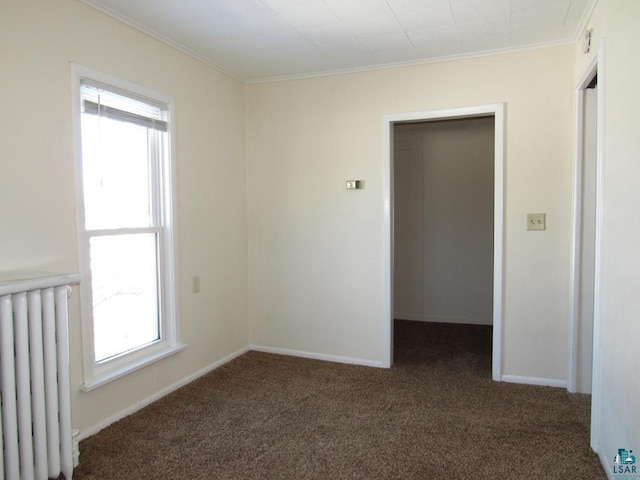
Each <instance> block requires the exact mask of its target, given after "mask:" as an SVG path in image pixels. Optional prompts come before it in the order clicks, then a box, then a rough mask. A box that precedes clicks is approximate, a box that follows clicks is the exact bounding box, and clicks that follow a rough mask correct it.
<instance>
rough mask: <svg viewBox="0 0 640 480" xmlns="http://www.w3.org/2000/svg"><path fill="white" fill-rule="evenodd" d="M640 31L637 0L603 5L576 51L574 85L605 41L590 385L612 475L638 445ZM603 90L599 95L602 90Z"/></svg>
mask: <svg viewBox="0 0 640 480" xmlns="http://www.w3.org/2000/svg"><path fill="white" fill-rule="evenodd" d="M638 25H640V2H638V1H637V0H600V1H599V2H598V5H597V7H596V9H595V11H594V13H593V16H592V18H591V20H590V22H589V24H588V26H587V28H592V29H593V42H592V44H593V49H592V53H591V54H589V55H585V54H583V53H582V49H581V46H580V45H578V48H577V49H576V72H575V79H576V80H575V82H576V83H577V81H578V79H579V78H580V77H581V76H582V75H583V73H584V71H585V69H586V68H587V65H588V63H589V62H590V61H591V60H592V59H593V57H594V55H595V54H596V52H597V51H598V48H599V46H600V44H601V42H602V41H603V40H605V39H606V56H605V59H604V62H602V66H603V67H604V76H602V77H601V76H599V77H598V90H599V95H604V103H605V124H604V135H605V138H604V141H605V152H604V153H605V157H604V168H603V189H604V215H603V222H604V223H603V225H604V228H603V234H604V235H603V256H602V280H603V283H602V297H601V305H602V309H601V312H602V315H601V333H600V344H601V346H600V349H598V347H597V345H596V350H599V351H600V362H599V370H600V381H599V382H596V383H595V384H594V385H593V391H594V398H597V399H599V404H598V405H597V406H596V408H595V410H594V414H595V417H596V430H597V432H599V436H598V438H597V439H596V447H597V448H598V450H599V453H600V455H601V459H602V463H603V464H604V466H605V468H607V469H608V470H609V472H611V468H612V459H613V458H614V456H615V454H616V453H617V449H618V448H627V449H628V448H631V449H634V450H635V449H637V448H638V445H640V381H638V374H637V372H638V369H639V368H640V348H639V345H638V342H639V339H640V321H638V319H639V318H640V297H639V296H638V292H640V277H639V276H638V271H640V253H639V252H638V245H639V243H640V242H639V241H638V238H639V237H640V222H639V221H638V220H640V215H639V214H638V205H640V189H639V188H638V178H640V162H639V161H638V159H639V158H640V135H639V132H640V117H639V116H638V112H640V94H639V93H638V89H637V79H638V78H640V62H638V60H637V59H638V55H637V53H636V51H635V49H634V45H635V39H636V37H637V33H638ZM603 90H604V91H603Z"/></svg>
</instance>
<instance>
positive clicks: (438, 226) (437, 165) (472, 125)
mask: <svg viewBox="0 0 640 480" xmlns="http://www.w3.org/2000/svg"><path fill="white" fill-rule="evenodd" d="M493 164H494V119H493V117H483V118H467V119H456V120H445V121H435V122H425V123H408V124H399V125H396V126H395V130H394V192H395V193H394V242H395V243H394V251H395V253H394V310H395V318H397V319H405V320H421V321H430V322H447V323H471V324H487V325H490V324H491V323H492V315H493V310H492V305H493V198H494V169H493Z"/></svg>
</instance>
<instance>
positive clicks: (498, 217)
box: [381, 103, 505, 381]
mask: <svg viewBox="0 0 640 480" xmlns="http://www.w3.org/2000/svg"><path fill="white" fill-rule="evenodd" d="M487 115H493V116H494V122H495V124H494V125H495V152H494V158H495V160H494V175H495V177H494V178H495V180H494V251H493V262H494V268H493V348H492V350H493V352H492V368H491V370H492V375H491V376H492V378H493V380H495V381H500V380H501V379H502V321H503V320H502V316H503V289H504V284H503V283H504V282H503V264H504V189H505V181H504V141H505V138H504V132H505V128H504V127H505V126H504V105H503V104H502V103H496V104H490V105H481V106H476V107H462V108H452V109H445V110H432V111H427V112H412V113H399V114H389V115H383V117H382V152H383V153H382V154H383V159H382V196H383V205H382V207H383V224H382V251H383V255H384V258H383V271H382V277H383V278H382V281H383V285H382V298H383V304H382V315H381V317H382V318H381V321H382V342H383V345H382V347H381V358H382V363H383V365H384V366H385V367H389V366H391V364H392V363H393V328H392V325H393V202H392V199H393V161H392V152H393V145H392V143H393V125H394V124H395V123H399V122H420V121H425V120H444V119H450V118H469V117H478V116H487Z"/></svg>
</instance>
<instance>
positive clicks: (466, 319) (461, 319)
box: [393, 312, 493, 325]
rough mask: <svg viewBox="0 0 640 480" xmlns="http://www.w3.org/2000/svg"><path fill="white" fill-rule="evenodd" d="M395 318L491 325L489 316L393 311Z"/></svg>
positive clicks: (491, 320)
mask: <svg viewBox="0 0 640 480" xmlns="http://www.w3.org/2000/svg"><path fill="white" fill-rule="evenodd" d="M393 318H395V319H396V320H412V321H414V322H430V323H460V324H463V325H493V319H492V318H491V317H488V318H485V317H443V316H438V315H420V314H416V313H400V312H398V313H394V314H393Z"/></svg>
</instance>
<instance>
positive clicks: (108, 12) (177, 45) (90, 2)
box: [80, 0, 244, 82]
mask: <svg viewBox="0 0 640 480" xmlns="http://www.w3.org/2000/svg"><path fill="white" fill-rule="evenodd" d="M80 1H81V2H82V3H84V4H85V5H88V6H89V7H91V8H95V9H96V10H98V11H100V12H102V13H104V14H105V15H108V16H110V17H112V18H114V19H116V20H118V21H119V22H122V23H124V24H125V25H128V26H130V27H132V28H134V29H135V30H138V31H139V32H142V33H144V34H145V35H149V36H150V37H151V38H154V39H155V40H158V41H159V42H162V43H164V44H165V45H169V46H170V47H172V48H175V49H176V50H178V51H179V52H182V53H184V54H185V55H188V56H189V57H191V58H193V59H195V60H197V61H199V62H202V63H204V64H205V65H208V66H210V67H213V68H215V69H216V70H218V71H219V72H221V73H224V74H225V75H228V76H229V77H231V78H233V79H235V80H238V81H239V82H244V79H243V78H241V77H239V76H238V75H237V74H235V73H233V72H232V71H230V70H228V69H226V68H224V67H223V66H222V65H220V64H218V63H215V62H214V61H213V60H211V59H210V58H208V57H206V56H204V55H201V54H199V53H197V52H196V51H194V50H192V49H190V48H187V47H185V46H184V45H182V44H181V43H179V42H176V41H174V40H171V39H170V38H168V37H166V36H164V35H162V34H161V33H158V32H156V31H155V30H153V29H151V28H149V27H147V26H145V25H143V24H141V23H139V22H136V21H135V20H133V19H131V18H129V17H127V16H126V15H123V14H121V13H119V12H116V11H115V10H113V9H111V8H109V7H107V6H106V5H104V4H102V3H99V2H97V1H95V0H80Z"/></svg>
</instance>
